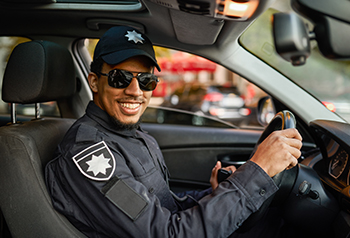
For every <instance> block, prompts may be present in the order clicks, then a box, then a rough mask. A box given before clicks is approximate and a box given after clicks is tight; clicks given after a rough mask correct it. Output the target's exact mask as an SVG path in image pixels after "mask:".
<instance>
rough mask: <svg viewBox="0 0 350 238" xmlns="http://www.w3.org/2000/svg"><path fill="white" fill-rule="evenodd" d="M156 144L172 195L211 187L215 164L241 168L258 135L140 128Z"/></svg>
mask: <svg viewBox="0 0 350 238" xmlns="http://www.w3.org/2000/svg"><path fill="white" fill-rule="evenodd" d="M142 128H143V129H144V130H145V131H147V132H148V133H149V134H150V135H152V136H153V137H155V139H156V140H157V141H158V143H159V146H160V149H161V150H162V153H163V155H164V159H165V162H166V164H167V166H168V168H169V171H170V186H171V188H172V190H173V191H174V192H178V191H184V190H188V189H202V188H206V187H208V186H210V183H209V179H210V175H211V170H212V168H213V167H214V165H215V163H216V161H218V160H220V161H222V163H223V166H227V165H230V164H235V165H236V167H238V166H239V165H241V164H242V163H243V162H245V161H246V160H247V159H249V156H250V154H251V152H252V151H253V149H254V146H255V143H256V141H257V140H258V139H259V137H260V134H261V131H258V130H241V129H225V128H205V127H192V126H178V125H160V124H158V125H156V124H143V125H142Z"/></svg>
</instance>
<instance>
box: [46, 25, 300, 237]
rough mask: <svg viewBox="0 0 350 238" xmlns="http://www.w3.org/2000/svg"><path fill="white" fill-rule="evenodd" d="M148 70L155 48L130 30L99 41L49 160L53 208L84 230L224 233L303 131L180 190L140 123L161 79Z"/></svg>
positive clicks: (289, 155)
mask: <svg viewBox="0 0 350 238" xmlns="http://www.w3.org/2000/svg"><path fill="white" fill-rule="evenodd" d="M154 68H157V69H158V70H160V68H159V66H158V64H157V61H156V59H155V55H154V51H153V46H152V44H151V42H150V41H149V40H148V38H147V37H146V36H145V35H144V34H141V33H140V32H137V31H136V30H135V29H132V28H130V27H124V26H120V27H113V28H111V29H110V30H108V31H107V32H106V33H105V35H104V36H103V37H102V38H101V39H100V41H99V43H98V44H97V46H96V49H95V53H94V59H93V62H92V64H91V73H90V74H89V76H88V81H89V85H90V88H91V90H92V92H93V101H91V102H90V103H89V104H88V106H87V109H86V114H85V115H84V116H83V117H82V118H80V119H78V120H77V121H76V123H75V124H74V125H73V126H72V127H71V128H70V129H69V131H68V132H67V134H66V136H65V138H64V139H63V141H62V142H61V144H60V145H59V146H58V149H57V151H56V154H55V159H54V160H52V161H51V162H50V163H49V164H48V165H47V167H46V183H47V186H48V190H49V192H50V194H51V197H52V202H53V206H54V207H55V209H57V210H58V211H59V212H61V213H62V214H64V215H65V216H66V217H67V218H68V219H69V220H70V221H71V222H72V224H74V225H75V227H77V228H78V229H79V230H80V231H82V232H83V233H84V234H85V235H87V236H88V237H138V238H140V237H148V238H155V237H162V238H163V237H164V238H165V237H180V238H183V237H190V238H196V237H198V238H202V237H208V238H209V237H212V238H217V237H227V236H229V235H230V234H232V233H233V232H234V231H235V230H236V229H238V228H239V226H240V225H241V224H242V222H243V221H244V220H246V219H247V218H248V217H249V215H250V214H251V213H253V212H255V211H257V210H258V209H259V208H260V206H261V205H262V204H263V203H264V201H266V200H267V199H268V198H269V197H270V196H271V195H272V194H273V193H275V192H276V191H277V189H278V188H277V186H276V185H275V183H274V182H273V180H272V179H271V177H272V176H274V175H275V174H277V173H279V172H281V171H283V170H284V169H286V168H288V167H292V166H294V165H295V164H296V163H297V158H298V157H299V156H300V148H301V137H300V135H299V133H298V132H297V131H296V130H294V129H290V130H284V131H279V132H275V133H272V134H271V135H270V136H269V137H268V138H267V139H266V140H265V141H263V142H262V143H261V144H260V146H259V147H258V149H257V151H256V153H255V155H254V156H253V157H252V158H251V160H250V161H248V162H247V163H246V164H244V165H242V166H241V167H240V168H239V169H237V171H236V172H234V173H233V174H232V175H231V176H230V177H229V178H228V179H227V180H225V181H224V182H222V183H220V184H218V181H217V171H218V169H220V168H221V165H220V164H219V163H218V164H217V165H215V167H214V168H213V171H212V175H211V179H210V183H211V185H212V188H209V189H207V190H204V191H201V192H196V191H192V192H191V191H189V192H187V193H186V194H182V195H181V197H179V196H178V195H175V194H173V193H172V192H171V191H170V189H169V187H168V170H167V167H166V165H165V162H164V159H163V155H162V153H161V151H160V149H159V146H158V144H157V142H156V140H155V139H154V138H153V137H151V136H150V135H148V134H147V133H145V132H143V131H142V129H141V128H140V125H139V124H140V120H141V119H140V118H141V116H142V114H143V112H144V111H145V109H146V108H147V106H148V104H149V101H150V98H151V96H152V91H153V90H154V89H155V88H156V86H157V83H158V79H157V77H156V76H155V75H154V74H153V71H154ZM231 170H235V169H234V168H231ZM261 224H262V225H261V226H260V228H261V227H262V228H264V235H265V236H266V237H270V238H271V237H275V236H277V235H279V230H278V229H275V227H278V224H276V222H275V221H274V222H273V224H272V225H271V224H270V226H269V227H271V228H273V229H272V233H268V232H266V227H267V226H266V224H267V223H261ZM259 232H261V230H259ZM238 237H240V234H238Z"/></svg>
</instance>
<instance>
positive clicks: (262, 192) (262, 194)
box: [259, 188, 266, 197]
mask: <svg viewBox="0 0 350 238" xmlns="http://www.w3.org/2000/svg"><path fill="white" fill-rule="evenodd" d="M259 194H260V196H262V197H263V196H265V194H266V190H265V189H263V188H262V189H260V192H259Z"/></svg>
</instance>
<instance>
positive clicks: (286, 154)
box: [251, 129, 302, 177]
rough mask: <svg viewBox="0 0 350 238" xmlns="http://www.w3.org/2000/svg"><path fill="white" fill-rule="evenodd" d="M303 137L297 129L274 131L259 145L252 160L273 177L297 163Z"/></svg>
mask: <svg viewBox="0 0 350 238" xmlns="http://www.w3.org/2000/svg"><path fill="white" fill-rule="evenodd" d="M301 147H302V137H301V135H300V134H299V132H298V131H297V130H296V129H286V130H281V131H274V132H273V133H271V134H270V135H269V136H268V137H267V138H266V139H265V140H264V141H263V142H262V143H261V144H260V145H259V146H258V149H257V151H256V152H255V154H254V156H253V157H252V158H251V161H253V162H255V163H256V164H258V165H259V166H260V167H261V168H262V169H264V170H265V172H266V173H267V174H268V175H270V177H273V176H274V175H276V174H277V173H279V172H281V171H283V170H284V169H290V168H292V167H294V166H295V165H297V163H298V158H299V157H300V155H301V151H300V149H301Z"/></svg>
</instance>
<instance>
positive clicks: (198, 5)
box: [177, 0, 210, 15]
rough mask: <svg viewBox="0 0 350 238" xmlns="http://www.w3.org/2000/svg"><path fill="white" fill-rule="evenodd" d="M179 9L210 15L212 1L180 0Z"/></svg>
mask: <svg viewBox="0 0 350 238" xmlns="http://www.w3.org/2000/svg"><path fill="white" fill-rule="evenodd" d="M177 2H178V3H179V9H180V10H181V11H184V12H189V13H192V14H198V15H210V3H209V2H198V1H187V0H178V1H177Z"/></svg>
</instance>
